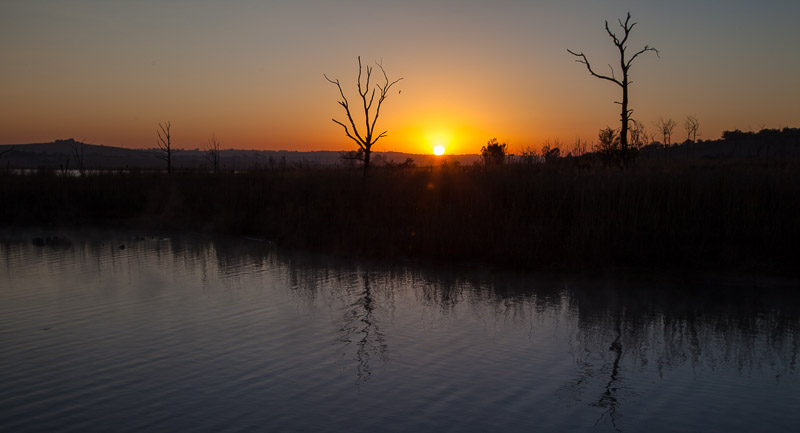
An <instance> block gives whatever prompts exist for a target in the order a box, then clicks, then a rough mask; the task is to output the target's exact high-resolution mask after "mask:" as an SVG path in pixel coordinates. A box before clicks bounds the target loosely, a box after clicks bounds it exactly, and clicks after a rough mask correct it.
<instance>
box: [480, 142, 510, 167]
mask: <svg viewBox="0 0 800 433" xmlns="http://www.w3.org/2000/svg"><path fill="white" fill-rule="evenodd" d="M507 147H508V144H507V143H502V144H501V143H498V142H497V139H496V138H493V139H491V140H489V141H488V142H487V143H486V146H483V147H481V159H482V160H483V163H484V164H485V165H501V164H503V163H504V162H505V160H506V148H507Z"/></svg>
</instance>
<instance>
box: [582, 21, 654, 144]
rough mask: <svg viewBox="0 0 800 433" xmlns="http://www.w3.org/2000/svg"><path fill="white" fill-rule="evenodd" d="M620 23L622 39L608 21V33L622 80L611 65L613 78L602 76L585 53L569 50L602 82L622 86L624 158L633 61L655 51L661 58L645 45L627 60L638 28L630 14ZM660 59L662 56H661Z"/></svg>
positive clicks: (629, 114) (629, 112)
mask: <svg viewBox="0 0 800 433" xmlns="http://www.w3.org/2000/svg"><path fill="white" fill-rule="evenodd" d="M617 21H618V22H619V25H620V27H622V30H623V31H624V32H625V34H624V36H623V37H622V39H620V38H619V37H618V36H617V35H616V33H614V32H612V31H611V29H610V28H609V27H608V21H606V32H607V33H608V35H609V36H610V37H611V39H613V40H614V45H615V46H616V47H617V49H618V50H619V64H620V69H621V70H622V79H621V80H620V79H619V78H617V76H616V74H615V73H614V68H612V67H611V65H610V64H609V65H608V67H609V69H611V76H610V77H609V76H607V75H601V74H598V73H597V72H595V71H594V69H592V65H591V64H589V59H587V58H586V55H585V54H583V52H580V53H576V52H574V51H572V50H569V49H568V50H567V52H569V53H570V54H572V55H573V56H575V57H578V59H577V60H576V62H578V63H583V64H584V65H586V68H587V69H588V70H589V73H590V74H591V75H592V76H594V77H597V78H600V79H602V80H607V81H611V82H612V83H614V84H616V85H618V86H620V87H621V88H622V102H617V103H618V104H621V105H622V114H621V122H622V124H621V126H620V131H619V138H620V150H621V151H622V154H623V156H626V157H627V155H628V123H629V121H630V119H631V115H632V114H633V110H631V109H629V108H628V86H629V85H630V84H631V81H630V77H629V74H630V69H631V65H632V64H633V61H634V60H636V58H637V57H639V55H640V54H643V53H646V52H648V51H653V52H655V53H656V56H659V52H658V50H657V49H655V48H653V47H650V46H648V45H645V46H644V48H642V49H641V50H639V51H637V52H636V53H634V54H633V55H632V56H631V57H630V58H626V56H625V51H626V50H627V49H628V46H627V43H628V37H629V36H630V33H631V31H632V30H633V27H634V26H636V24H637V23H631V22H630V21H631V14H630V12H628V16H627V18H626V19H625V22H624V23H623V22H622V20H617ZM659 57H660V56H659Z"/></svg>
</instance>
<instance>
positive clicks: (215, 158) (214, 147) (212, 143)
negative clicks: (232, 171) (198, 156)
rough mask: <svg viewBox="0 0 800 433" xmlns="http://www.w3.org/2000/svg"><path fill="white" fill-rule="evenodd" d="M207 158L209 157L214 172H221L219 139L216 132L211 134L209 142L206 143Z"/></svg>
mask: <svg viewBox="0 0 800 433" xmlns="http://www.w3.org/2000/svg"><path fill="white" fill-rule="evenodd" d="M206 159H208V163H209V164H211V170H212V171H213V172H214V174H217V173H219V161H220V155H219V140H218V139H217V136H216V135H214V134H212V135H211V138H210V139H209V140H208V144H206Z"/></svg>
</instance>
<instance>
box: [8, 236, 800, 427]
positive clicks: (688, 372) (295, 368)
mask: <svg viewBox="0 0 800 433" xmlns="http://www.w3.org/2000/svg"><path fill="white" fill-rule="evenodd" d="M46 234H47V233H44V232H41V233H40V232H30V233H29V232H3V233H2V239H3V241H2V242H0V266H2V267H3V269H2V271H0V283H1V284H0V344H1V345H2V347H3V351H2V354H0V382H2V383H3V384H4V386H3V387H0V430H2V431H109V430H113V431H143V430H147V431H177V430H197V431H252V430H258V431H264V430H272V431H344V430H346V431H356V432H358V431H497V430H503V431H523V430H524V431H528V430H531V429H536V430H540V431H570V430H572V431H575V430H580V431H584V430H587V429H590V428H594V429H596V430H598V431H614V430H619V431H642V430H647V431H676V430H694V431H698V430H706V431H708V430H714V429H717V430H725V431H752V430H771V431H792V430H796V429H797V428H798V427H800V417H799V416H798V415H797V413H796V410H795V408H797V407H800V398H798V393H797V392H796V390H797V389H798V386H799V385H800V380H798V377H797V371H796V366H797V365H796V364H797V353H798V339H799V338H800V333H798V331H800V314H798V313H800V311H798V310H800V304H798V302H797V301H798V295H797V294H796V292H797V290H796V289H797V287H793V286H792V284H791V283H781V284H776V283H764V282H760V283H758V284H756V285H755V286H754V285H753V283H748V284H745V285H732V284H718V283H717V284H709V283H697V282H694V283H692V282H687V281H681V282H678V283H676V282H675V281H674V280H669V279H666V280H664V282H657V281H652V279H651V280H650V281H647V282H643V280H642V279H638V280H631V279H628V280H626V281H621V280H617V281H610V280H608V279H585V278H584V279H575V278H562V277H547V278H545V277H540V276H531V275H524V274H514V273H505V272H492V271H485V270H484V271H481V270H469V271H465V270H463V269H454V268H450V269H442V268H441V267H439V268H426V267H424V266H420V265H406V264H386V263H372V262H364V261H347V260H337V259H331V258H329V257H322V256H307V255H302V254H294V253H287V252H281V251H278V250H276V249H274V248H273V247H270V246H269V245H267V244H266V243H260V242H254V241H250V240H241V239H211V238H205V237H200V236H192V235H182V236H172V237H168V238H167V237H164V236H150V235H148V236H143V237H140V236H136V235H127V234H120V233H111V232H101V231H86V232H74V233H68V234H67V236H68V237H69V238H70V239H71V240H72V242H71V243H70V244H69V245H45V246H38V245H34V244H33V243H31V238H33V237H35V236H39V235H41V236H44V235H46ZM122 245H125V248H124V249H122V248H120V247H121V246H122Z"/></svg>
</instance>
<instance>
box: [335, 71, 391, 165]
mask: <svg viewBox="0 0 800 433" xmlns="http://www.w3.org/2000/svg"><path fill="white" fill-rule="evenodd" d="M377 65H378V67H379V68H380V69H381V73H383V79H384V82H383V85H381V84H380V83H376V84H374V87H372V88H370V78H371V77H372V66H366V67H364V66H362V65H361V56H359V57H358V82H357V84H358V95H359V96H360V97H361V101H362V102H363V106H364V126H365V129H364V130H363V132H364V133H363V134H361V133H359V132H358V128H357V127H356V123H355V121H354V120H353V113H352V111H351V110H350V102H349V101H348V100H347V97H346V96H344V91H343V90H342V85H341V83H340V82H339V79H331V78H328V76H327V75H325V74H322V76H323V77H325V79H326V80H328V82H330V83H331V84H335V85H336V87H337V88H338V89H339V95H340V96H341V98H342V99H341V100H340V101H338V102H339V105H341V106H342V107H343V108H344V111H345V113H346V114H347V121H348V123H349V124H350V126H349V127H348V126H347V125H346V124H344V123H343V122H340V121H338V120H336V119H331V120H333V121H334V123H337V124H339V125H341V126H342V128H344V132H345V134H347V136H348V137H350V139H351V140H353V141H355V142H356V144H358V147H359V149H361V150H363V151H364V156H363V158H364V159H363V161H364V177H365V178H366V177H367V173H368V172H369V159H370V154H371V153H372V145H373V144H375V142H376V141H378V140H379V139H381V138H382V137H385V136H386V132H387V131H383V132H381V133H380V134H377V135H376V134H375V124H376V123H377V121H378V116H379V115H380V112H381V105H382V104H383V101H384V100H386V96H387V95H388V93H389V89H391V88H392V86H394V85H395V84H397V82H398V81H400V80H402V78H398V79H396V80H394V81H391V82H390V81H389V77H388V76H387V75H386V71H385V70H384V69H383V64H381V63H377ZM364 71H366V79H364V80H362V77H363V76H364ZM362 81H363V83H362ZM376 91H377V92H378V94H377V96H378V100H377V105H376V106H375V114H374V115H373V116H372V118H371V119H370V110H371V109H372V105H373V103H374V102H376V101H375V96H376ZM351 128H352V131H351V130H350V129H351Z"/></svg>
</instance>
